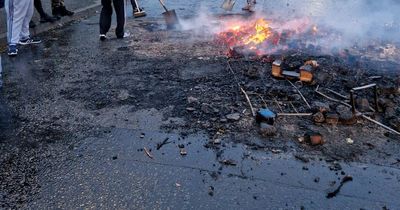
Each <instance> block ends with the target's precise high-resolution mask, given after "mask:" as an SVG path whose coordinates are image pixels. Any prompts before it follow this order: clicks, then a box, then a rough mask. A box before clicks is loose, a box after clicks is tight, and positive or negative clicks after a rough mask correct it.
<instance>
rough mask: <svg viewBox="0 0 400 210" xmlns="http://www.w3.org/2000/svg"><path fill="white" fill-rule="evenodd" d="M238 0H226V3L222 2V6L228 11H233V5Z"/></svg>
mask: <svg viewBox="0 0 400 210" xmlns="http://www.w3.org/2000/svg"><path fill="white" fill-rule="evenodd" d="M235 3H236V1H235V0H224V3H222V6H221V8H222V9H224V10H226V11H232V9H233V6H234V5H235Z"/></svg>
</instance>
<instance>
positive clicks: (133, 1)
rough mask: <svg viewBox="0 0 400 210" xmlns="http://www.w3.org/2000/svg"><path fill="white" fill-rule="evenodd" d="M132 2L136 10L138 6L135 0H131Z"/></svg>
mask: <svg viewBox="0 0 400 210" xmlns="http://www.w3.org/2000/svg"><path fill="white" fill-rule="evenodd" d="M131 4H132V8H133V11H135V9H136V8H137V5H136V2H135V0H131Z"/></svg>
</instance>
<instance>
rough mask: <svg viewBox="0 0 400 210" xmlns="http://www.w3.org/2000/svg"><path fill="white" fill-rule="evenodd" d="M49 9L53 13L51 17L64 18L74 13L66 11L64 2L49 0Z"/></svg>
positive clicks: (61, 0) (62, 0)
mask: <svg viewBox="0 0 400 210" xmlns="http://www.w3.org/2000/svg"><path fill="white" fill-rule="evenodd" d="M51 8H52V12H53V16H55V17H64V16H72V15H74V12H71V11H69V10H67V8H66V7H65V4H64V0H51Z"/></svg>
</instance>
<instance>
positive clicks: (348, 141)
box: [346, 138, 354, 144]
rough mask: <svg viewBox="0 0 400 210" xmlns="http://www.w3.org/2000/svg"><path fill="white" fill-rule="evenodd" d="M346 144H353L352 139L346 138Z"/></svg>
mask: <svg viewBox="0 0 400 210" xmlns="http://www.w3.org/2000/svg"><path fill="white" fill-rule="evenodd" d="M346 142H347V143H348V144H353V143H354V141H353V139H351V138H346Z"/></svg>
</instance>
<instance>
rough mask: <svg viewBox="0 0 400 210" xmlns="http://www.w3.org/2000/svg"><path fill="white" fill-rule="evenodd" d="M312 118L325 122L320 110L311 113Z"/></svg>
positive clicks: (317, 121)
mask: <svg viewBox="0 0 400 210" xmlns="http://www.w3.org/2000/svg"><path fill="white" fill-rule="evenodd" d="M313 120H314V122H316V123H323V122H325V116H324V114H322V112H317V113H315V114H314V115H313Z"/></svg>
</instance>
